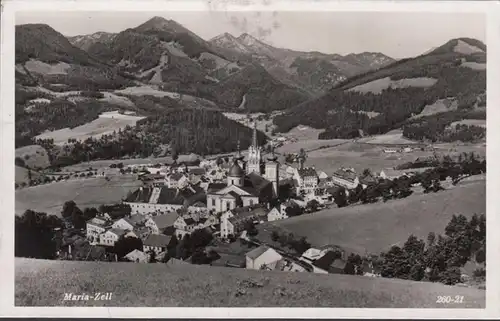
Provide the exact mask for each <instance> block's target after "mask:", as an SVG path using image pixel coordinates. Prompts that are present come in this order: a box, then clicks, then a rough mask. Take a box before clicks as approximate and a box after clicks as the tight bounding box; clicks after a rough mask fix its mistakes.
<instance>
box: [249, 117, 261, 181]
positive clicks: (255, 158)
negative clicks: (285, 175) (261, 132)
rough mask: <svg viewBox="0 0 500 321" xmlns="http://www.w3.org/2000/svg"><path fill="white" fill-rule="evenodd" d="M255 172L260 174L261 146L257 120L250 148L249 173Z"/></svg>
mask: <svg viewBox="0 0 500 321" xmlns="http://www.w3.org/2000/svg"><path fill="white" fill-rule="evenodd" d="M252 172H255V173H257V174H259V175H260V147H259V146H258V144H257V121H255V122H254V126H253V137H252V146H250V147H249V148H248V161H247V174H250V173H252Z"/></svg>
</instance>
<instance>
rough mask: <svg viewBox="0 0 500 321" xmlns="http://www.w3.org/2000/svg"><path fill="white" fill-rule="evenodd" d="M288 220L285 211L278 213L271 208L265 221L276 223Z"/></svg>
mask: <svg viewBox="0 0 500 321" xmlns="http://www.w3.org/2000/svg"><path fill="white" fill-rule="evenodd" d="M286 218H288V215H286V210H285V211H282V212H281V211H280V210H278V208H276V207H273V208H272V209H271V210H270V211H269V213H267V221H269V222H272V221H277V220H283V219H286Z"/></svg>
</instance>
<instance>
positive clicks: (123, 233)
mask: <svg viewBox="0 0 500 321" xmlns="http://www.w3.org/2000/svg"><path fill="white" fill-rule="evenodd" d="M108 232H111V233H114V234H116V235H118V236H122V235H125V233H126V231H125V230H122V229H120V228H111V229H109V230H108Z"/></svg>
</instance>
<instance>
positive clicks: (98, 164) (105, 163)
mask: <svg viewBox="0 0 500 321" xmlns="http://www.w3.org/2000/svg"><path fill="white" fill-rule="evenodd" d="M197 158H198V156H197V155H195V154H190V155H179V159H177V162H178V163H181V162H186V161H195V160H196V159H197ZM172 161H173V160H172V157H170V156H166V157H148V158H130V159H115V160H98V161H91V162H83V163H79V164H75V165H71V166H66V167H64V168H63V169H62V171H63V172H76V171H85V170H87V169H88V168H89V167H92V168H93V169H103V168H109V165H111V164H116V163H123V165H125V166H127V165H149V164H164V163H172Z"/></svg>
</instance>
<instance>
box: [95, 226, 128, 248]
mask: <svg viewBox="0 0 500 321" xmlns="http://www.w3.org/2000/svg"><path fill="white" fill-rule="evenodd" d="M125 234H126V231H125V230H122V229H118V228H111V229H109V230H107V231H106V232H105V233H103V234H101V235H100V240H99V243H101V245H106V246H114V245H115V243H116V242H117V241H118V240H119V239H121V238H122V237H124V236H125Z"/></svg>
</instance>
